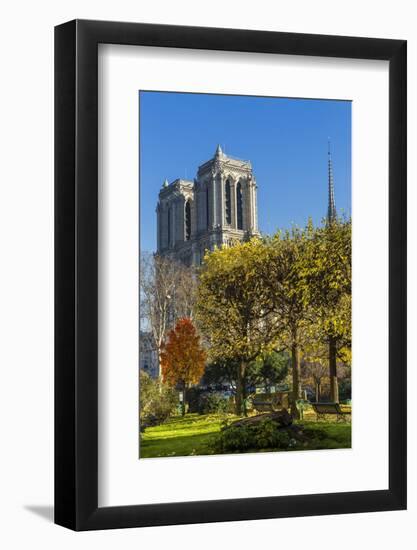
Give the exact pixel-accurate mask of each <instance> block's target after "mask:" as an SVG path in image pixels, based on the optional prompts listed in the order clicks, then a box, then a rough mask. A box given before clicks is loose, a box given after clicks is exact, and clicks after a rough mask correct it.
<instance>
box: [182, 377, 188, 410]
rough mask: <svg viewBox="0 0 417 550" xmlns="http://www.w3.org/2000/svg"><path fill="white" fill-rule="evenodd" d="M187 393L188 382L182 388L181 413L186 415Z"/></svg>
mask: <svg viewBox="0 0 417 550" xmlns="http://www.w3.org/2000/svg"><path fill="white" fill-rule="evenodd" d="M186 393H187V386H186V384H184V385H183V388H182V406H181V415H182V416H185V398H186Z"/></svg>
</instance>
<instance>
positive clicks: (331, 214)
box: [327, 138, 336, 223]
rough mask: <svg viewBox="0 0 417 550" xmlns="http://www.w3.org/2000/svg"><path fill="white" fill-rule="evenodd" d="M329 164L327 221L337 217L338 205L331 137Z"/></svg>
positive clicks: (328, 150)
mask: <svg viewBox="0 0 417 550" xmlns="http://www.w3.org/2000/svg"><path fill="white" fill-rule="evenodd" d="M327 164H328V193H329V203H328V207H327V221H328V223H331V222H333V221H335V219H336V205H335V201H334V181H333V164H332V155H331V153H330V138H329V140H328V149H327Z"/></svg>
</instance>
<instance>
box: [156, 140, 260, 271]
mask: <svg viewBox="0 0 417 550" xmlns="http://www.w3.org/2000/svg"><path fill="white" fill-rule="evenodd" d="M256 191H257V185H256V180H255V178H254V176H253V172H252V165H251V163H250V162H249V161H244V160H239V159H236V158H233V157H230V156H228V155H226V154H224V153H223V151H222V150H221V148H220V146H218V147H217V150H216V153H215V155H214V157H213V158H212V159H210V160H209V161H207V162H205V163H204V164H202V165H201V166H200V167H199V168H198V171H197V176H196V178H195V179H194V181H190V180H183V179H176V180H174V181H173V182H172V183H171V184H168V182H167V181H165V183H164V185H163V187H162V189H161V191H160V192H159V200H158V205H157V208H156V212H157V231H158V236H157V249H158V254H161V255H164V256H168V257H171V258H172V259H174V260H177V261H181V262H183V263H184V264H186V265H189V266H191V265H193V266H197V265H200V264H201V262H202V260H203V257H204V254H205V251H206V250H213V249H214V248H215V247H216V246H217V247H221V246H222V245H226V246H231V245H233V243H234V242H236V241H242V240H245V239H249V238H251V237H253V236H255V235H258V234H259V231H258V209H257V198H256Z"/></svg>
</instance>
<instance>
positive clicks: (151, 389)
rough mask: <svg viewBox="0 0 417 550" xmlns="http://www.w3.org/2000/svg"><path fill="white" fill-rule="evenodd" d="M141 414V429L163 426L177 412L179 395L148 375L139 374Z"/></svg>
mask: <svg viewBox="0 0 417 550" xmlns="http://www.w3.org/2000/svg"><path fill="white" fill-rule="evenodd" d="M139 382H140V393H139V414H140V423H141V429H143V427H144V426H150V425H157V424H162V422H164V421H165V420H166V419H167V418H168V417H169V416H170V415H171V414H173V413H174V412H175V408H176V406H177V404H178V394H177V392H176V391H175V390H173V389H171V388H169V387H168V386H166V385H164V384H162V383H161V382H160V381H159V380H154V379H153V378H151V377H150V376H149V375H148V374H146V373H145V372H143V371H140V374H139Z"/></svg>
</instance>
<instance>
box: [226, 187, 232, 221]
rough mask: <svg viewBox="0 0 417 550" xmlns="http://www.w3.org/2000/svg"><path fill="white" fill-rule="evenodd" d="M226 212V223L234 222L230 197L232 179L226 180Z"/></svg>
mask: <svg viewBox="0 0 417 550" xmlns="http://www.w3.org/2000/svg"><path fill="white" fill-rule="evenodd" d="M225 195H226V196H225V213H226V223H228V224H231V223H232V208H231V199H230V181H229V180H228V179H227V180H226V189H225Z"/></svg>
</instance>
